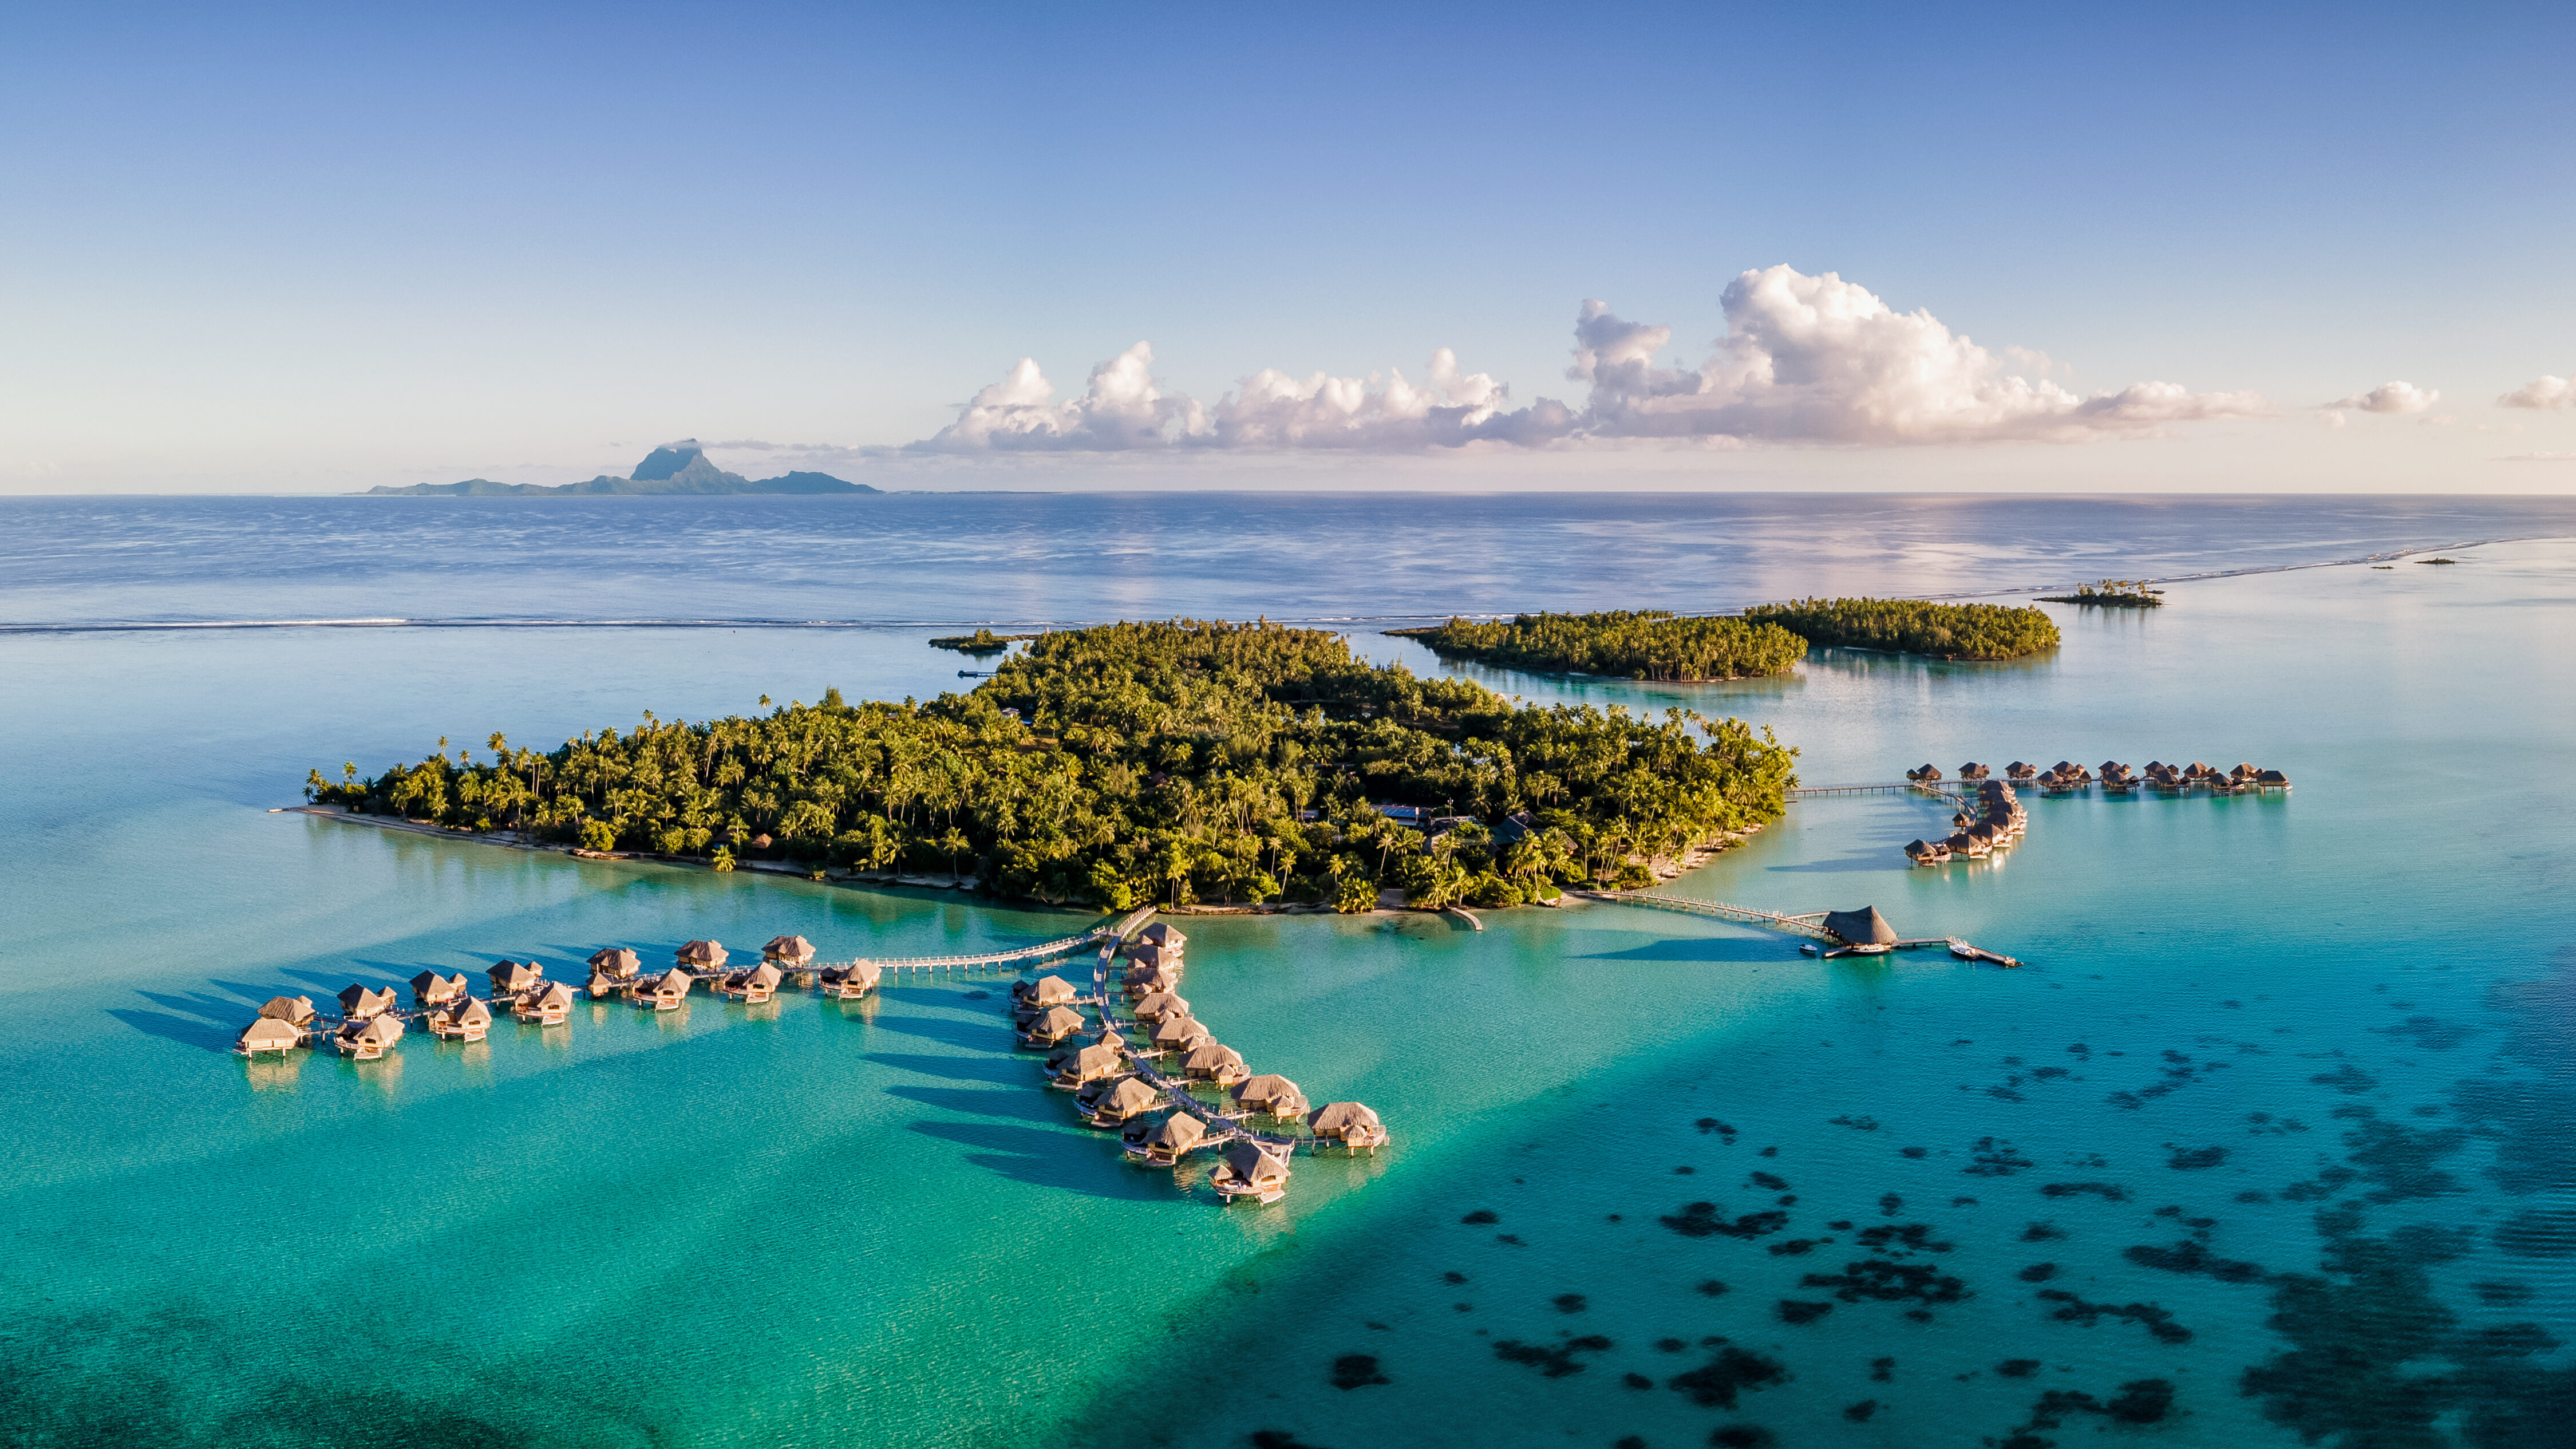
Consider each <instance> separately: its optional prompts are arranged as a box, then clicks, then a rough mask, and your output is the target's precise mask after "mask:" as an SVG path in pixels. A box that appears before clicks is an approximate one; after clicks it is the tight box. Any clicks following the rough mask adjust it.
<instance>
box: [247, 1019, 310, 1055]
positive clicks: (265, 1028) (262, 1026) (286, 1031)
mask: <svg viewBox="0 0 2576 1449" xmlns="http://www.w3.org/2000/svg"><path fill="white" fill-rule="evenodd" d="M312 1035H313V1034H312V1033H311V1032H309V1031H306V1030H305V1029H304V1028H303V1027H300V1026H297V1025H296V1024H295V1023H293V1022H291V1021H281V1020H279V1019H278V1018H276V1017H274V1016H255V1017H252V1018H251V1023H250V1025H248V1026H246V1027H243V1028H242V1029H241V1035H239V1036H237V1037H234V1038H233V1050H234V1051H237V1052H239V1053H241V1054H242V1055H243V1056H246V1057H248V1056H257V1055H258V1054H260V1053H261V1052H276V1053H278V1054H279V1055H281V1056H283V1055H285V1053H286V1051H287V1049H288V1048H290V1047H300V1046H302V1045H304V1043H305V1042H306V1041H307V1040H309V1039H310V1038H311V1037H312Z"/></svg>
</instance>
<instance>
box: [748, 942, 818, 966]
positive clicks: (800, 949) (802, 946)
mask: <svg viewBox="0 0 2576 1449" xmlns="http://www.w3.org/2000/svg"><path fill="white" fill-rule="evenodd" d="M760 959H762V960H763V961H775V962H777V963H778V964H779V965H781V966H802V965H805V964H806V963H807V962H810V961H812V960H813V959H814V943H813V942H811V941H808V940H806V939H805V938H804V937H802V936H772V937H770V938H769V944H768V945H766V946H763V947H761V948H760Z"/></svg>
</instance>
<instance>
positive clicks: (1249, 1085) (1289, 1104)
mask: <svg viewBox="0 0 2576 1449" xmlns="http://www.w3.org/2000/svg"><path fill="white" fill-rule="evenodd" d="M1227 1095H1228V1096H1230V1097H1232V1098H1233V1099H1234V1105H1236V1106H1238V1107H1240V1108H1242V1109H1243V1110H1245V1111H1247V1112H1251V1113H1255V1114H1257V1115H1259V1116H1264V1117H1303V1116H1305V1115H1306V1109H1307V1102H1306V1094H1305V1093H1304V1092H1302V1091H1299V1090H1298V1089H1297V1084H1296V1083H1295V1082H1292V1081H1290V1080H1288V1079H1287V1078H1286V1077H1283V1076H1281V1075H1279V1074H1278V1073H1277V1072H1264V1073H1263V1074H1261V1075H1260V1076H1257V1077H1246V1078H1244V1079H1243V1080H1242V1081H1240V1082H1237V1083H1235V1085H1234V1087H1233V1089H1232V1090H1231V1091H1229V1092H1228V1093H1227Z"/></svg>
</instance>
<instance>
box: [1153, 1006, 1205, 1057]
mask: <svg viewBox="0 0 2576 1449" xmlns="http://www.w3.org/2000/svg"><path fill="white" fill-rule="evenodd" d="M1209 1036H1210V1033H1209V1031H1208V1029H1207V1028H1206V1027H1203V1026H1201V1025H1199V1024H1198V1022H1196V1021H1195V1020H1193V1019H1192V1018H1191V1017H1190V1015H1189V1014H1188V1013H1187V1012H1174V1013H1172V1014H1171V1015H1169V1016H1166V1017H1164V1018H1163V1019H1162V1020H1161V1021H1158V1022H1155V1023H1154V1032H1153V1037H1152V1040H1153V1043H1154V1050H1156V1051H1158V1052H1187V1051H1196V1050H1197V1049H1198V1048H1199V1046H1200V1045H1201V1044H1203V1043H1204V1042H1206V1041H1207V1040H1208V1038H1209Z"/></svg>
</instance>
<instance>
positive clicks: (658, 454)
mask: <svg viewBox="0 0 2576 1449" xmlns="http://www.w3.org/2000/svg"><path fill="white" fill-rule="evenodd" d="M881 491H883V490H881V489H876V488H871V487H869V486H868V485H866V484H865V483H849V482H844V481H843V480H841V479H838V478H835V477H833V476H832V475H831V474H829V473H781V474H779V475H778V476H777V477H775V478H757V479H754V478H745V477H744V476H742V475H741V474H740V473H728V472H726V471H725V470H723V469H722V468H719V467H717V466H716V465H715V464H713V463H710V462H708V461H707V453H706V450H705V449H704V448H701V447H699V446H698V440H697V439H695V438H683V439H681V440H680V441H679V442H676V443H664V444H663V445H662V446H661V447H658V448H655V449H654V450H653V451H652V452H651V453H650V454H647V455H646V456H645V459H644V461H643V462H641V463H638V464H636V465H635V471H634V472H633V473H631V474H628V475H627V476H626V477H623V478H612V477H610V476H608V475H607V474H605V473H602V474H600V475H599V476H598V477H596V478H593V479H591V480H590V481H589V482H587V483H559V484H556V485H554V486H552V487H549V486H547V485H545V484H543V483H495V482H493V481H492V480H491V479H489V478H468V479H466V480H465V481H464V482H462V483H414V484H412V485H411V486H410V487H408V488H391V487H386V486H384V485H381V484H379V485H378V486H376V487H374V488H370V489H368V490H367V491H366V494H365V495H364V496H366V497H370V498H595V497H621V498H635V497H650V496H663V495H671V494H689V495H709V494H729V493H877V492H881Z"/></svg>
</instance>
